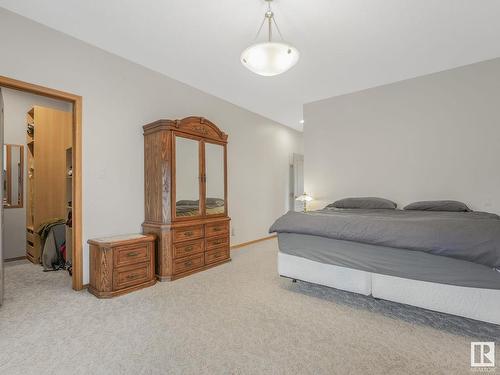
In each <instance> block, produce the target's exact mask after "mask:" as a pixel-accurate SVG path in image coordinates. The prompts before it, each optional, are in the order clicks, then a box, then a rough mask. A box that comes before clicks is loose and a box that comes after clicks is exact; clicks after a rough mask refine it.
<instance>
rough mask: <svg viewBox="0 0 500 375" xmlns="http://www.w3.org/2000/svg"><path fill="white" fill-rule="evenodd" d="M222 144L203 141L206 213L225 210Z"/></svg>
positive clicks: (215, 213) (216, 212)
mask: <svg viewBox="0 0 500 375" xmlns="http://www.w3.org/2000/svg"><path fill="white" fill-rule="evenodd" d="M225 172H226V171H225V163H224V146H223V145H219V144H214V143H208V142H206V143H205V211H206V215H208V216H209V215H220V214H224V213H225V212H226V194H225V188H224V187H225V183H224V182H225Z"/></svg>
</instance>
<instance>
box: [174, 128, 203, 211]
mask: <svg viewBox="0 0 500 375" xmlns="http://www.w3.org/2000/svg"><path fill="white" fill-rule="evenodd" d="M199 155H200V142H199V141H197V140H195V139H189V138H184V137H179V136H176V137H175V216H176V217H178V218H183V217H193V216H199V215H201V208H200V180H199V177H200V157H199Z"/></svg>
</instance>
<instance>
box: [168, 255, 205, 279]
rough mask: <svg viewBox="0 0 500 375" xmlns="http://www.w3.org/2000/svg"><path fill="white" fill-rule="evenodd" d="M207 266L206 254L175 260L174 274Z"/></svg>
mask: <svg viewBox="0 0 500 375" xmlns="http://www.w3.org/2000/svg"><path fill="white" fill-rule="evenodd" d="M204 265H205V259H204V253H200V254H196V255H193V256H190V257H186V258H182V259H176V260H174V274H177V273H182V272H186V271H189V270H193V269H195V268H199V267H203V266H204Z"/></svg>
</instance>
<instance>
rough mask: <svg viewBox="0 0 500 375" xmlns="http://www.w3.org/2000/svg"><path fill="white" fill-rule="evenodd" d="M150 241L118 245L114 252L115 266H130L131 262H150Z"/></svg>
mask: <svg viewBox="0 0 500 375" xmlns="http://www.w3.org/2000/svg"><path fill="white" fill-rule="evenodd" d="M151 256H152V254H151V245H150V243H141V244H136V245H129V246H119V247H116V248H115V250H114V252H113V258H114V259H113V262H114V265H115V267H122V266H128V265H131V264H137V263H144V262H149V261H150V260H151Z"/></svg>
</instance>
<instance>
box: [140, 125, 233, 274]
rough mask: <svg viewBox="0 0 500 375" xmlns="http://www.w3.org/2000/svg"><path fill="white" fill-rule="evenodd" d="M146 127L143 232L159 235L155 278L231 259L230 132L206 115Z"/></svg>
mask: <svg viewBox="0 0 500 375" xmlns="http://www.w3.org/2000/svg"><path fill="white" fill-rule="evenodd" d="M143 129H144V188H145V194H144V195H145V208H144V211H145V222H144V223H143V225H142V227H143V232H144V233H154V234H155V235H156V238H157V240H156V241H157V246H156V262H155V268H156V271H155V272H156V277H157V278H158V280H160V281H166V280H175V279H178V278H180V277H183V276H187V275H190V274H192V273H195V272H198V271H202V270H204V269H207V268H210V267H213V266H217V265H219V264H223V263H225V262H228V261H230V252H229V221H230V218H229V217H228V215H227V173H226V172H227V135H226V134H225V133H224V132H223V131H221V130H220V129H219V128H218V127H217V126H216V125H215V124H213V123H212V122H210V121H208V120H206V119H204V118H201V117H187V118H185V119H182V120H175V121H173V120H159V121H155V122H153V123H151V124H148V125H145V126H144V127H143Z"/></svg>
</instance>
